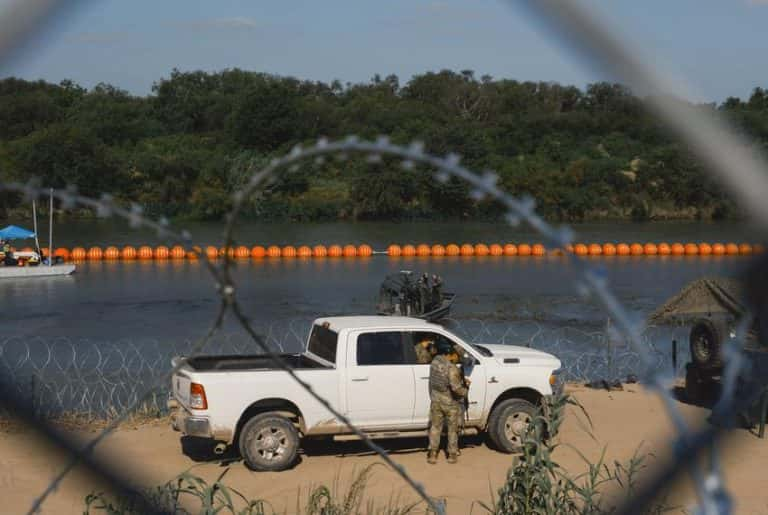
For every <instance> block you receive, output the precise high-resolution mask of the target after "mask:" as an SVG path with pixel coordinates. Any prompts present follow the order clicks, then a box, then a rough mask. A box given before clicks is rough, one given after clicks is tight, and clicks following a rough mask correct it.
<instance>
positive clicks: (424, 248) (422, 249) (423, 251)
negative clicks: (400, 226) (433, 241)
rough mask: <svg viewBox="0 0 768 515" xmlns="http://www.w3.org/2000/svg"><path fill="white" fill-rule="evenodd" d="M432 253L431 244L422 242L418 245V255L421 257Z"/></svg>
mask: <svg viewBox="0 0 768 515" xmlns="http://www.w3.org/2000/svg"><path fill="white" fill-rule="evenodd" d="M430 254H432V248H431V247H430V246H429V245H425V244H424V243H422V244H421V245H418V246H417V247H416V255H417V256H421V257H426V256H429V255H430Z"/></svg>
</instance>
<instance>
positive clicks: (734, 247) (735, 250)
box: [725, 243, 739, 256]
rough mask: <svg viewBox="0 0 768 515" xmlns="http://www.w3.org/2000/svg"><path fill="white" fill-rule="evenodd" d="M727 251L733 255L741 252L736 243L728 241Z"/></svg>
mask: <svg viewBox="0 0 768 515" xmlns="http://www.w3.org/2000/svg"><path fill="white" fill-rule="evenodd" d="M725 253H726V254H728V255H729V256H733V255H736V254H738V253H739V246H738V245H736V244H735V243H728V244H726V245H725Z"/></svg>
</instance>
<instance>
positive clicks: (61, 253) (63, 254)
mask: <svg viewBox="0 0 768 515" xmlns="http://www.w3.org/2000/svg"><path fill="white" fill-rule="evenodd" d="M53 255H54V256H56V257H60V258H61V259H63V260H64V261H66V260H67V259H69V249H67V248H64V247H59V248H57V249H56V250H54V251H53Z"/></svg>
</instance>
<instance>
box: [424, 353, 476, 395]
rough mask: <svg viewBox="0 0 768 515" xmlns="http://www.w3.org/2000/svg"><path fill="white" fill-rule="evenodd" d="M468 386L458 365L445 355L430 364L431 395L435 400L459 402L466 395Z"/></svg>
mask: <svg viewBox="0 0 768 515" xmlns="http://www.w3.org/2000/svg"><path fill="white" fill-rule="evenodd" d="M467 393H468V390H467V387H466V385H465V384H464V382H463V381H462V380H461V374H460V373H459V369H458V368H456V365H454V364H453V363H451V362H450V361H449V360H448V358H447V357H446V356H445V355H440V356H437V357H436V358H435V359H433V360H432V364H431V365H430V366H429V396H430V398H431V399H432V401H433V402H443V403H446V404H451V403H456V404H458V403H459V400H460V399H462V398H463V397H466V395H467Z"/></svg>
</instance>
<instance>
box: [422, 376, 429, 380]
mask: <svg viewBox="0 0 768 515" xmlns="http://www.w3.org/2000/svg"><path fill="white" fill-rule="evenodd" d="M421 379H429V376H424V377H422V378H421Z"/></svg>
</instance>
